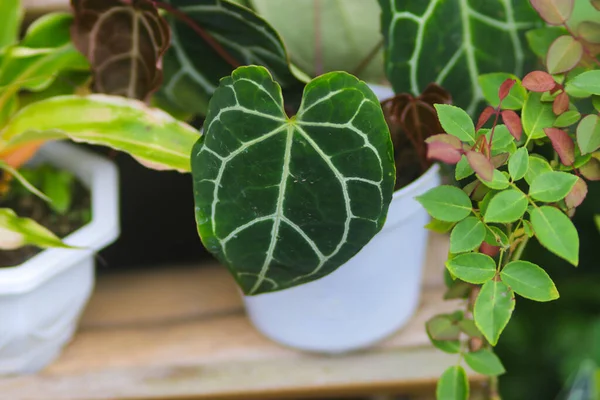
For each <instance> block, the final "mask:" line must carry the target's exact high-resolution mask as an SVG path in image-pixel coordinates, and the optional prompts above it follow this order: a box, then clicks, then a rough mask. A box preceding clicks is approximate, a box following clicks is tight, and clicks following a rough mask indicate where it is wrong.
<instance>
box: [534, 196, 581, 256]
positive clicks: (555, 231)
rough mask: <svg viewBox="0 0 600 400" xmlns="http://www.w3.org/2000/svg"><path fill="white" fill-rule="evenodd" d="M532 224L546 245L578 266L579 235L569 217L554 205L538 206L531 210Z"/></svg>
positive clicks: (542, 242) (538, 236)
mask: <svg viewBox="0 0 600 400" xmlns="http://www.w3.org/2000/svg"><path fill="white" fill-rule="evenodd" d="M531 224H532V225H533V229H534V230H535V236H536V237H537V238H538V240H539V241H540V243H541V244H542V245H543V246H544V247H546V248H547V249H548V250H550V251H551V252H553V253H554V254H556V255H557V256H559V257H562V258H564V259H565V260H567V261H568V262H570V263H571V264H573V265H575V266H577V264H578V263H579V236H578V235H577V229H575V226H574V225H573V223H572V222H571V220H570V219H569V217H567V216H566V215H565V214H563V213H562V212H561V211H560V210H558V209H557V208H554V207H550V206H542V207H539V208H538V207H536V208H534V209H533V210H532V211H531Z"/></svg>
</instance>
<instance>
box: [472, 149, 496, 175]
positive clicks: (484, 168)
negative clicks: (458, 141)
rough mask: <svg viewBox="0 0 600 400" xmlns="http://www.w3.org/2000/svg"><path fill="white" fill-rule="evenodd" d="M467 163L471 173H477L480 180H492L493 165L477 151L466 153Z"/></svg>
mask: <svg viewBox="0 0 600 400" xmlns="http://www.w3.org/2000/svg"><path fill="white" fill-rule="evenodd" d="M467 161H469V165H470V166H471V168H473V171H475V172H476V173H478V174H479V176H480V177H481V178H482V179H484V180H486V181H491V180H492V179H493V178H494V165H493V164H492V162H491V161H490V160H488V159H487V157H486V156H484V155H483V154H481V153H479V152H477V151H468V152H467Z"/></svg>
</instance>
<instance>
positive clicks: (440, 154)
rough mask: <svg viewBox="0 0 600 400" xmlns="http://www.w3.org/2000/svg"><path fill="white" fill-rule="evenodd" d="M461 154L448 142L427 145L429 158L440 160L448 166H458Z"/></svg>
mask: <svg viewBox="0 0 600 400" xmlns="http://www.w3.org/2000/svg"><path fill="white" fill-rule="evenodd" d="M461 156H462V154H461V152H460V151H459V150H457V149H456V148H455V147H454V146H453V145H451V144H450V143H446V142H431V143H428V144H427V158H428V159H432V160H439V161H442V162H445V163H447V164H456V163H457V162H459V161H460V159H461Z"/></svg>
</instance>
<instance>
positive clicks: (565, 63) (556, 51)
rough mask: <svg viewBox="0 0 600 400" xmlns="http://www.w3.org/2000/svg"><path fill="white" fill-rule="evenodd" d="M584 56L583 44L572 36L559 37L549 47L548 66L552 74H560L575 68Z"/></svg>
mask: <svg viewBox="0 0 600 400" xmlns="http://www.w3.org/2000/svg"><path fill="white" fill-rule="evenodd" d="M582 56H583V46H582V45H581V43H580V42H578V41H577V40H576V39H574V38H573V37H572V36H566V35H565V36H561V37H559V38H557V39H556V40H555V41H554V42H553V43H552V44H551V45H550V48H549V49H548V55H547V56H546V67H547V68H548V72H549V73H551V74H560V73H563V72H566V71H570V70H571V69H573V68H575V66H576V65H577V64H579V61H580V60H581V57H582Z"/></svg>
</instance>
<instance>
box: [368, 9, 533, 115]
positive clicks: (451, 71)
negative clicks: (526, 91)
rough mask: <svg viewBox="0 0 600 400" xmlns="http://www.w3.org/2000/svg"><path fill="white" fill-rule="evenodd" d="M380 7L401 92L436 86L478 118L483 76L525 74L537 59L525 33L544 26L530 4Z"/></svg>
mask: <svg viewBox="0 0 600 400" xmlns="http://www.w3.org/2000/svg"><path fill="white" fill-rule="evenodd" d="M379 4H380V5H381V10H382V16H381V32H382V34H383V37H384V40H385V48H386V51H385V57H386V72H387V76H388V80H389V81H390V82H391V83H392V86H393V87H394V89H395V91H396V92H397V93H401V92H406V91H407V90H408V91H410V92H412V94H413V95H418V94H420V93H421V91H422V90H423V88H424V87H425V86H427V85H428V84H429V83H430V82H436V83H438V84H440V85H441V86H443V87H444V88H445V89H447V90H449V91H450V93H452V97H453V100H454V103H455V104H456V105H457V106H459V107H462V108H465V109H466V110H467V112H468V113H469V114H473V113H475V111H476V108H477V107H478V106H479V105H481V104H482V103H483V102H482V100H483V93H482V92H481V90H480V89H479V82H478V77H479V75H482V74H486V73H491V72H498V71H504V72H508V73H513V74H515V75H517V76H521V75H522V73H523V64H524V63H525V62H527V61H529V58H530V57H531V56H532V55H531V54H529V53H528V52H527V51H526V48H525V47H526V46H525V43H524V40H523V35H522V33H523V32H525V31H527V30H528V29H531V28H534V27H536V25H537V26H539V17H538V16H537V15H536V13H535V10H533V9H532V8H531V6H530V5H529V4H528V2H527V1H518V2H512V3H511V4H510V6H509V5H508V3H505V2H503V1H500V0H487V1H479V2H472V1H471V2H469V1H430V2H427V1H418V2H412V1H388V0H379ZM441 21H443V23H441ZM489 38H494V40H493V45H490V43H491V42H490V41H489V40H490V39H489ZM498 54H502V57H497V55H498ZM490 60H494V62H490ZM496 89H497V88H496Z"/></svg>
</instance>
